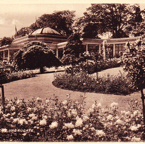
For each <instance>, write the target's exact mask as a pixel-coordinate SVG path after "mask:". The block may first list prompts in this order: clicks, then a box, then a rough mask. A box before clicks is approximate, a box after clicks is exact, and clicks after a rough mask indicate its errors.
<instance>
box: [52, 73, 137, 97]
mask: <svg viewBox="0 0 145 144" xmlns="http://www.w3.org/2000/svg"><path fill="white" fill-rule="evenodd" d="M53 84H54V85H55V86H56V87H60V88H63V89H69V90H74V91H83V92H96V93H98V92H99V93H107V94H117V95H120V94H121V95H127V94H130V93H132V92H134V91H135V90H134V89H132V88H131V87H129V86H128V85H129V81H127V79H126V77H125V75H123V74H120V75H118V76H110V75H107V76H105V75H104V76H103V77H99V78H98V79H97V80H96V79H95V78H94V77H92V76H90V75H88V74H86V73H85V72H80V73H77V74H75V75H71V74H66V73H65V74H59V75H56V76H55V80H54V81H53Z"/></svg>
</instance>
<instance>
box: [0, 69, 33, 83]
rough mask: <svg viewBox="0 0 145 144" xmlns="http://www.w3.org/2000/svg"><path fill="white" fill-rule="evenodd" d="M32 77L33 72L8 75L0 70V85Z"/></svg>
mask: <svg viewBox="0 0 145 144" xmlns="http://www.w3.org/2000/svg"><path fill="white" fill-rule="evenodd" d="M34 76H35V73H33V71H28V72H25V71H18V72H11V73H8V72H6V71H3V70H0V83H1V84H3V83H7V82H11V81H15V80H19V79H24V78H30V77H34Z"/></svg>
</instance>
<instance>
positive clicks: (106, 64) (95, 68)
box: [66, 58, 122, 74]
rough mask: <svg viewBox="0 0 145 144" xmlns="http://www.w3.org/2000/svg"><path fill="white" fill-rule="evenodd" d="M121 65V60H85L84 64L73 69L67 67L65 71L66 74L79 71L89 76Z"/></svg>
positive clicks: (81, 63) (79, 64)
mask: <svg viewBox="0 0 145 144" xmlns="http://www.w3.org/2000/svg"><path fill="white" fill-rule="evenodd" d="M121 65H122V60H121V58H112V59H108V60H103V59H102V60H98V61H97V62H95V61H93V60H87V61H86V62H80V63H78V64H77V65H75V66H74V67H68V68H67V69H66V72H67V73H73V74H75V73H78V72H80V71H84V72H87V73H89V74H92V73H95V72H99V71H102V70H105V69H109V68H115V67H119V66H121Z"/></svg>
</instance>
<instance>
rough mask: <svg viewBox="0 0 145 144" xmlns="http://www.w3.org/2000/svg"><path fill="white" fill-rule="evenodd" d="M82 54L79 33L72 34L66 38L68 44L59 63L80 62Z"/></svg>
mask: <svg viewBox="0 0 145 144" xmlns="http://www.w3.org/2000/svg"><path fill="white" fill-rule="evenodd" d="M82 52H83V45H82V41H81V40H80V34H79V33H73V34H71V35H70V36H69V37H68V43H67V44H66V46H65V48H64V54H63V57H62V59H61V62H62V63H63V64H64V65H66V64H72V65H73V64H75V63H78V62H79V61H81V59H83V57H82V56H81V53H82Z"/></svg>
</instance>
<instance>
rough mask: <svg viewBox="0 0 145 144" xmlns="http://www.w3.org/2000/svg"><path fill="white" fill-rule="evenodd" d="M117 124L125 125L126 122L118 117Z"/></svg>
mask: <svg viewBox="0 0 145 144" xmlns="http://www.w3.org/2000/svg"><path fill="white" fill-rule="evenodd" d="M116 124H118V125H123V124H124V122H123V121H122V120H120V119H118V120H117V121H116Z"/></svg>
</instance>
